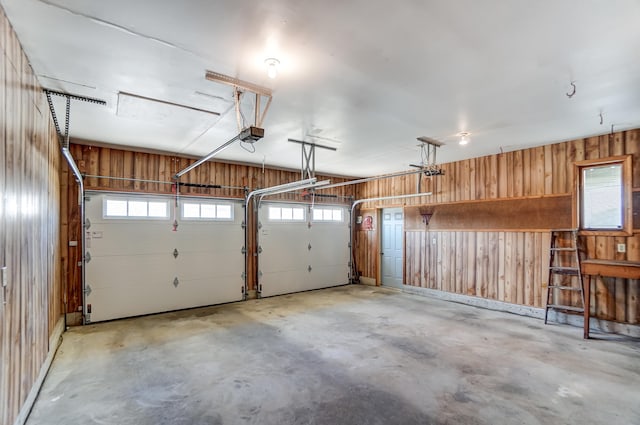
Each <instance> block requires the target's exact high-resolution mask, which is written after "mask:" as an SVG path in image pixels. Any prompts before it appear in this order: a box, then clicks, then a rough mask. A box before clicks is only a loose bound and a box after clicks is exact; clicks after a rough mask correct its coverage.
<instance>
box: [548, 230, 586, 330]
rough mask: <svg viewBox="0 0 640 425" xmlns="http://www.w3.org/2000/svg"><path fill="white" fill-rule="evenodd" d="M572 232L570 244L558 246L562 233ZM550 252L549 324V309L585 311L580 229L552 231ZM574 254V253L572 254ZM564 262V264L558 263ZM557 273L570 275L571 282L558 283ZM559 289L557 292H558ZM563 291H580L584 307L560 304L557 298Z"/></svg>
mask: <svg viewBox="0 0 640 425" xmlns="http://www.w3.org/2000/svg"><path fill="white" fill-rule="evenodd" d="M567 233H569V234H570V238H569V240H570V242H571V245H570V246H558V240H559V239H560V238H559V236H560V234H567ZM550 245H551V247H550V253H549V281H548V284H547V288H548V289H547V306H546V308H545V312H544V323H545V325H546V324H547V318H548V316H549V310H550V309H554V310H560V311H572V312H577V313H584V306H585V303H584V285H583V282H582V273H581V271H580V252H579V251H578V231H577V230H576V229H554V230H552V231H551V243H550ZM571 254H572V255H571ZM556 263H564V264H556ZM557 275H563V276H568V277H569V282H568V283H569V284H567V281H566V280H564V281H563V282H561V283H557V282H556V279H555V278H554V277H555V276H557ZM556 291H557V292H556ZM563 291H567V292H569V293H571V292H580V301H581V303H582V307H579V306H574V305H566V304H567V303H566V302H565V303H563V304H559V303H557V302H556V300H557V299H558V298H559V296H558V295H559V294H560V293H562V292H563Z"/></svg>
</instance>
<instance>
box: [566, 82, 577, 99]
mask: <svg viewBox="0 0 640 425" xmlns="http://www.w3.org/2000/svg"><path fill="white" fill-rule="evenodd" d="M569 84H571V87H573V89H572V90H571V93H565V94H566V95H567V97H568V98H569V99H571V98H572V97H573V96H574V95H575V94H576V84H575V81H571V82H570V83H569Z"/></svg>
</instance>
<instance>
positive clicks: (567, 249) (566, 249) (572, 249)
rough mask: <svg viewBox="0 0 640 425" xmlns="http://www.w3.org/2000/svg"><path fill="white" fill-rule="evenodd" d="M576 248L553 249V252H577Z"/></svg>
mask: <svg viewBox="0 0 640 425" xmlns="http://www.w3.org/2000/svg"><path fill="white" fill-rule="evenodd" d="M575 250H576V249H575V248H551V251H575Z"/></svg>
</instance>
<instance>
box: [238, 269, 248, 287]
mask: <svg viewBox="0 0 640 425" xmlns="http://www.w3.org/2000/svg"><path fill="white" fill-rule="evenodd" d="M240 277H241V278H242V280H245V279H246V278H247V274H246V273H245V272H242V274H241V275H240ZM243 288H244V286H243ZM243 290H244V289H243Z"/></svg>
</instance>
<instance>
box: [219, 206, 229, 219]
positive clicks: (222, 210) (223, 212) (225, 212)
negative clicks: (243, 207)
mask: <svg viewBox="0 0 640 425" xmlns="http://www.w3.org/2000/svg"><path fill="white" fill-rule="evenodd" d="M216 208H217V214H216V217H217V218H223V219H224V218H227V219H231V218H233V216H232V215H231V205H218V206H217V207H216Z"/></svg>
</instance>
